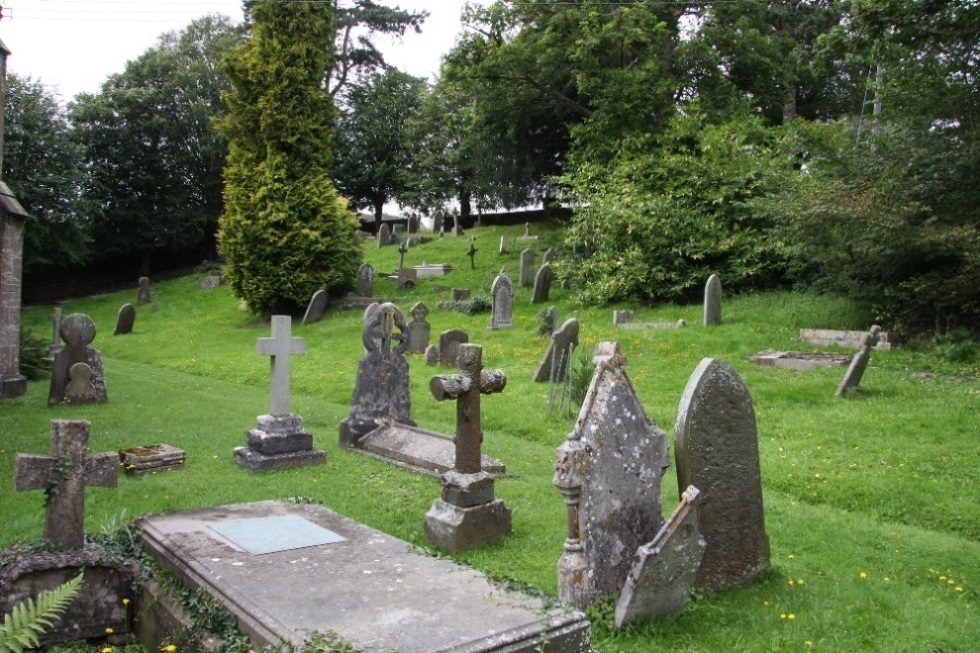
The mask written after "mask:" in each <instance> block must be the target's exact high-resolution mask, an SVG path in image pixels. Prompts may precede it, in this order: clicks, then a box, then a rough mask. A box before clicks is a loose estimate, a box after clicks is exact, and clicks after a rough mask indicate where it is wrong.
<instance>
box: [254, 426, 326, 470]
mask: <svg viewBox="0 0 980 653" xmlns="http://www.w3.org/2000/svg"><path fill="white" fill-rule="evenodd" d="M258 424H259V425H258V428H254V429H251V430H249V431H248V446H247V447H236V448H235V462H236V463H238V464H239V465H241V466H242V467H247V468H249V469H251V470H253V471H266V470H270V469H286V468H288V467H304V466H306V465H319V464H321V463H323V462H325V461H326V454H325V453H323V452H322V451H320V450H319V449H314V448H313V434H312V433H310V432H309V431H307V430H306V429H304V428H303V418H302V417H300V416H299V415H259V418H258Z"/></svg>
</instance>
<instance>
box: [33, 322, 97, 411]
mask: <svg viewBox="0 0 980 653" xmlns="http://www.w3.org/2000/svg"><path fill="white" fill-rule="evenodd" d="M95 333H96V331H95V322H93V321H92V318H90V317H89V316H88V315H83V314H82V313H72V314H71V315H69V316H68V317H66V318H64V319H63V320H62V321H61V339H62V340H64V342H65V344H64V345H63V346H61V347H58V350H57V351H56V352H55V354H54V363H53V364H52V366H51V387H50V390H49V391H48V405H49V406H55V405H57V404H60V403H62V402H65V401H69V400H70V399H69V397H68V396H67V394H66V390H67V388H68V385H69V383H70V382H71V380H72V368H74V369H75V373H76V375H77V374H79V372H80V370H81V369H82V368H75V367H74V366H75V365H76V364H77V363H84V364H85V365H86V366H88V368H89V370H90V371H91V373H90V374H89V373H85V372H82V374H83V375H84V376H85V377H87V378H88V379H89V381H90V383H91V385H92V387H94V388H95V393H94V395H93V396H94V397H95V398H94V399H92V400H91V401H93V402H96V403H102V402H106V401H108V400H109V395H108V393H107V392H106V387H105V371H104V370H103V369H102V353H101V352H99V350H98V349H96V348H95V347H93V346H92V344H91V343H92V341H93V340H95ZM82 394H83V395H87V394H88V393H87V392H83V393H82ZM75 396H76V402H77V397H78V395H75Z"/></svg>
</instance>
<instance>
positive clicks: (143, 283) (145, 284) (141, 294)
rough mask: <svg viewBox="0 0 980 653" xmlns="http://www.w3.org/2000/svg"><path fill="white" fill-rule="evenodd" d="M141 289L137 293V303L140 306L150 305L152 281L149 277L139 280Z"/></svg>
mask: <svg viewBox="0 0 980 653" xmlns="http://www.w3.org/2000/svg"><path fill="white" fill-rule="evenodd" d="M138 283H139V289H138V290H137V291H136V303H137V304H139V305H141V306H142V305H143V304H149V303H150V301H152V299H153V298H152V297H151V295H150V279H149V277H140V278H139V282H138Z"/></svg>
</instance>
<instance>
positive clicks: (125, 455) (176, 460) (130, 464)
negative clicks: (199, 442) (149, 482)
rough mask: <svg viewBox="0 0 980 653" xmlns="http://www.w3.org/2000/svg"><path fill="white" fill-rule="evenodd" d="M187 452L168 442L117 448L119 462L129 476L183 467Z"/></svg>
mask: <svg viewBox="0 0 980 653" xmlns="http://www.w3.org/2000/svg"><path fill="white" fill-rule="evenodd" d="M186 462H187V452H186V451H184V450H183V449H178V448H177V447H172V446H170V445H169V444H148V445H146V446H145V447H127V448H125V449H120V450H119V464H120V466H121V467H122V468H123V471H124V472H126V473H127V474H129V475H130V476H135V475H137V474H143V473H146V472H157V471H166V470H171V469H183V467H184V464H185V463H186Z"/></svg>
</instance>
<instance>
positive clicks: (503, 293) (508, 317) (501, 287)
mask: <svg viewBox="0 0 980 653" xmlns="http://www.w3.org/2000/svg"><path fill="white" fill-rule="evenodd" d="M490 298H491V301H492V306H491V309H490V327H489V328H491V329H512V328H513V327H514V284H513V283H512V282H511V280H510V277H509V276H507V270H506V269H504V268H501V270H500V274H498V275H497V278H496V279H494V280H493V285H491V286H490Z"/></svg>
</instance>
